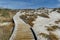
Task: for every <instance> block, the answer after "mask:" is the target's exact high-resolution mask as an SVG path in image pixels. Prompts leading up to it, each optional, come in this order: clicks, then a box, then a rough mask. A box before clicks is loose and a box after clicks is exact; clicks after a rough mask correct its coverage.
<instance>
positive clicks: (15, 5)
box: [0, 0, 60, 9]
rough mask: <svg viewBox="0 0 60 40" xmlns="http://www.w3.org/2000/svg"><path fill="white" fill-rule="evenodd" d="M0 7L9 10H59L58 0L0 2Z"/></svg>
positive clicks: (59, 2) (1, 0) (8, 0)
mask: <svg viewBox="0 0 60 40" xmlns="http://www.w3.org/2000/svg"><path fill="white" fill-rule="evenodd" d="M0 7H1V8H11V9H26V8H28V9H29V8H32V9H36V8H40V7H46V8H59V7H60V0H0Z"/></svg>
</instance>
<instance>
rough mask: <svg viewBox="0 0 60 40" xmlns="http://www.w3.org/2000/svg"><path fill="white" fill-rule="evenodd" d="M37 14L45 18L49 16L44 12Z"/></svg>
mask: <svg viewBox="0 0 60 40" xmlns="http://www.w3.org/2000/svg"><path fill="white" fill-rule="evenodd" d="M38 15H39V16H42V17H45V18H49V16H48V15H46V14H44V13H42V14H38Z"/></svg>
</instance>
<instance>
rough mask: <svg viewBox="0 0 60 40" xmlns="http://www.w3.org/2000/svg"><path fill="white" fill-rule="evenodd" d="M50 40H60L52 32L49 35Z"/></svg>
mask: <svg viewBox="0 0 60 40" xmlns="http://www.w3.org/2000/svg"><path fill="white" fill-rule="evenodd" d="M49 40H59V39H58V37H57V35H55V34H53V33H51V32H50V34H49Z"/></svg>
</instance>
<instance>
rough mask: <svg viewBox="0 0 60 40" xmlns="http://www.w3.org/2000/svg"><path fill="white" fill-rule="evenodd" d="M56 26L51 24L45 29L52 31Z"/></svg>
mask: <svg viewBox="0 0 60 40" xmlns="http://www.w3.org/2000/svg"><path fill="white" fill-rule="evenodd" d="M57 28H59V27H58V26H56V25H54V26H51V27H47V30H48V31H54V30H56V29H57Z"/></svg>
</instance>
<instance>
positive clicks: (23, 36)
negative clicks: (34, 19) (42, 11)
mask: <svg viewBox="0 0 60 40" xmlns="http://www.w3.org/2000/svg"><path fill="white" fill-rule="evenodd" d="M19 14H20V13H19V12H18V13H17V14H16V15H15V16H14V17H13V19H14V22H15V28H14V32H13V34H12V36H11V38H10V39H9V40H35V39H34V36H33V33H32V31H31V30H30V25H28V24H26V23H25V22H24V21H23V20H22V19H20V17H19V16H20V15H19Z"/></svg>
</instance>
